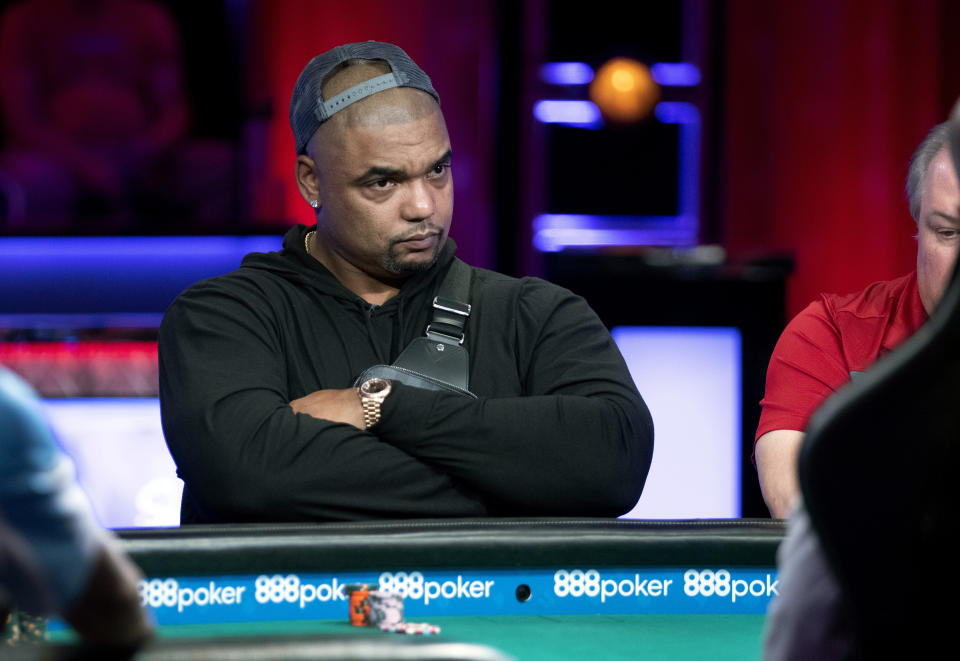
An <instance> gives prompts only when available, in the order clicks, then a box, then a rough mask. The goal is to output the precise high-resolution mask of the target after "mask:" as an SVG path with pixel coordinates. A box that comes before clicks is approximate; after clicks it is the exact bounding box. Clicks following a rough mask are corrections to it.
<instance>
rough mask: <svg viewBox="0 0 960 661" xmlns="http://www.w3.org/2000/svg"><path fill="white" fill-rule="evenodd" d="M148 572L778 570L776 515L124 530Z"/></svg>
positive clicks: (779, 536)
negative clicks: (574, 567) (583, 566)
mask: <svg viewBox="0 0 960 661" xmlns="http://www.w3.org/2000/svg"><path fill="white" fill-rule="evenodd" d="M117 533H118V535H119V536H120V538H121V539H122V541H123V545H124V548H125V549H126V551H127V552H128V553H129V554H130V555H131V556H132V557H133V559H134V560H135V561H136V562H137V564H139V565H140V567H141V568H142V569H143V570H144V572H145V573H147V574H148V575H155V574H167V573H177V574H180V575H186V574H205V573H210V572H219V573H224V572H260V571H270V572H277V571H331V570H344V569H358V570H362V569H377V570H387V569H397V568H402V567H410V566H417V567H422V568H442V567H466V566H469V567H477V568H481V567H499V568H508V567H541V566H544V567H545V566H552V565H558V564H560V565H562V564H576V563H588V564H589V565H590V566H599V567H602V566H609V567H613V566H618V565H634V564H637V563H642V564H655V565H661V566H680V565H695V564H710V565H716V564H722V565H730V566H773V565H775V563H776V550H777V547H778V546H779V544H780V542H781V540H782V539H783V535H784V523H783V522H782V521H779V520H770V519H695V520H649V521H647V520H618V519H454V520H447V519H429V520H402V521H370V522H354V523H320V524H236V525H217V526H188V527H184V528H167V529H138V530H120V531H117Z"/></svg>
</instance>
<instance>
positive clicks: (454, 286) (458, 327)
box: [427, 257, 473, 345]
mask: <svg viewBox="0 0 960 661" xmlns="http://www.w3.org/2000/svg"><path fill="white" fill-rule="evenodd" d="M472 277H473V269H471V268H470V267H469V266H467V265H466V264H465V263H464V262H462V261H460V260H459V259H457V258H456V257H454V258H453V262H451V263H450V268H449V269H447V274H446V275H445V276H444V277H443V282H441V283H440V288H439V289H438V290H437V295H436V296H435V297H434V299H433V318H432V319H431V320H430V323H429V324H427V337H428V338H430V339H431V340H435V341H437V342H443V343H444V344H456V345H461V344H463V340H464V338H465V337H466V333H465V330H464V329H465V328H466V325H467V318H468V317H469V316H470V311H471V310H472V306H471V305H470V302H469V301H470V280H471V279H472Z"/></svg>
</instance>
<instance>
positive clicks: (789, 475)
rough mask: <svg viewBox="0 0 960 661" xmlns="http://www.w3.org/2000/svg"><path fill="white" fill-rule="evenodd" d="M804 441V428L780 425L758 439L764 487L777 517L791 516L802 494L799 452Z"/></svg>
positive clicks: (758, 452) (761, 484)
mask: <svg viewBox="0 0 960 661" xmlns="http://www.w3.org/2000/svg"><path fill="white" fill-rule="evenodd" d="M802 442H803V432H801V431H796V430H793V429H777V430H774V431H771V432H767V433H766V434H764V435H763V436H761V437H760V438H758V439H757V446H756V457H757V473H758V474H759V477H760V491H761V492H762V493H763V500H764V502H766V504H767V509H769V510H770V514H771V515H772V516H774V517H775V518H778V519H785V518H787V517H788V516H789V515H790V511H791V510H792V509H793V506H794V505H795V504H796V500H797V497H798V496H799V493H800V487H799V482H798V480H797V455H798V453H799V452H800V444H801V443H802Z"/></svg>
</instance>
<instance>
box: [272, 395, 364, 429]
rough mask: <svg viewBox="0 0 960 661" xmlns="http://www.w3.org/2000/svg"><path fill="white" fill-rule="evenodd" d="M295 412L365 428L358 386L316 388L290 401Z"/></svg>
mask: <svg viewBox="0 0 960 661" xmlns="http://www.w3.org/2000/svg"><path fill="white" fill-rule="evenodd" d="M290 408H292V409H293V412H294V413H306V414H307V415H312V416H313V417H314V418H319V419H320V420H329V421H330V422H345V423H346V424H348V425H353V426H354V427H356V428H357V429H363V407H362V406H360V397H359V395H357V389H356V388H344V389H342V390H316V391H314V392H312V393H310V394H309V395H307V396H305V397H301V398H300V399H295V400H293V401H292V402H290Z"/></svg>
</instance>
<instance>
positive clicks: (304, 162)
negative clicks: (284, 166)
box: [296, 154, 322, 208]
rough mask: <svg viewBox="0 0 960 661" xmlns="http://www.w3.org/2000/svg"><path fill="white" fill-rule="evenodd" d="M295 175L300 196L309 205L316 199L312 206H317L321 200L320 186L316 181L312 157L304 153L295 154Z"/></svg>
mask: <svg viewBox="0 0 960 661" xmlns="http://www.w3.org/2000/svg"><path fill="white" fill-rule="evenodd" d="M296 177H297V188H298V189H299V190H300V196H301V197H302V198H303V199H304V200H306V202H307V204H310V205H311V206H313V204H312V202H313V201H314V200H317V205H316V206H315V207H314V208H318V207H319V206H320V204H321V202H322V200H320V186H319V183H318V182H317V173H316V167H315V164H314V162H313V159H312V158H310V157H309V156H307V155H306V154H301V155H300V156H297V165H296Z"/></svg>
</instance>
